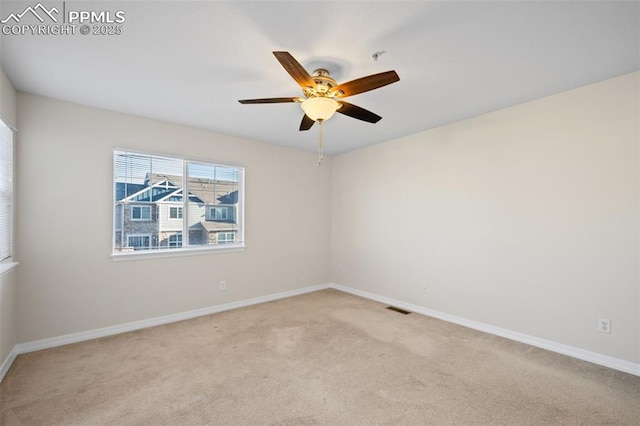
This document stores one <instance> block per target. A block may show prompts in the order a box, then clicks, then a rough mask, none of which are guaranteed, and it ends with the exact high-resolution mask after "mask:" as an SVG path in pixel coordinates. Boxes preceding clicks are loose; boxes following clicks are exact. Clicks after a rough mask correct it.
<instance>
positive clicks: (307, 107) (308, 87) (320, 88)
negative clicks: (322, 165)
mask: <svg viewBox="0 0 640 426" xmlns="http://www.w3.org/2000/svg"><path fill="white" fill-rule="evenodd" d="M273 54H274V56H275V57H276V59H277V60H278V62H280V64H281V65H282V66H283V67H284V69H285V70H286V71H287V72H288V73H289V74H290V75H291V77H293V79H294V80H295V81H296V82H297V83H298V84H299V85H300V87H302V92H303V94H304V97H290V98H264V99H243V100H240V101H238V102H240V103H241V104H274V103H286V102H297V103H300V104H301V105H300V106H301V107H302V110H303V111H304V116H303V117H302V122H301V123H300V130H301V131H303V130H309V129H310V128H311V127H312V126H313V123H315V122H316V121H317V122H318V123H320V124H322V122H324V121H326V120H328V119H329V118H330V117H331V116H332V115H333V113H334V112H339V113H340V114H343V115H346V116H349V117H352V118H356V119H358V120H362V121H367V122H369V123H377V122H378V121H380V119H381V118H382V117H380V116H379V115H378V114H375V113H373V112H371V111H368V110H366V109H364V108H361V107H359V106H356V105H353V104H350V103H348V102H345V101H343V100H342V99H343V98H346V97H348V96H353V95H357V94H359V93H364V92H368V91H370V90H374V89H378V88H380V87H383V86H386V85H387V84H391V83H395V82H396V81H400V77H398V74H397V73H396V72H395V71H386V72H381V73H379V74H373V75H369V76H366V77H362V78H358V79H355V80H351V81H348V82H346V83H342V84H337V83H336V81H335V80H334V79H333V78H331V77H330V75H329V71H327V70H326V69H323V68H320V69H317V70H315V71H313V73H312V74H311V75H309V73H308V72H307V71H306V70H305V69H304V68H303V67H302V65H300V63H299V62H298V61H297V60H296V59H295V58H294V57H293V56H292V55H291V54H290V53H289V52H273Z"/></svg>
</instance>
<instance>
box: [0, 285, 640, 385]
mask: <svg viewBox="0 0 640 426" xmlns="http://www.w3.org/2000/svg"><path fill="white" fill-rule="evenodd" d="M327 288H333V289H336V290H340V291H343V292H345V293H349V294H353V295H356V296H360V297H364V298H366V299H370V300H374V301H376V302H380V303H384V304H387V305H392V306H396V307H398V308H402V309H406V310H408V311H411V312H415V313H418V314H422V315H426V316H429V317H433V318H438V319H441V320H443V321H447V322H451V323H454V324H458V325H462V326H464V327H469V328H473V329H475V330H479V331H483V332H485V333H489V334H494V335H496V336H500V337H504V338H506V339H510V340H514V341H516V342H521V343H526V344H528V345H531V346H536V347H538V348H542V349H547V350H549V351H552V352H557V353H560V354H563V355H567V356H571V357H574V358H577V359H581V360H583V361H588V362H591V363H594V364H598V365H602V366H604V367H608V368H612V369H614V370H619V371H623V372H625V373H629V374H633V375H636V376H640V364H636V363H633V362H629V361H625V360H621V359H618V358H614V357H610V356H607V355H602V354H598V353H595V352H590V351H586V350H584V349H580V348H575V347H572V346H568V345H564V344H561V343H556V342H552V341H550V340H545V339H541V338H538V337H535V336H529V335H527V334H522V333H518V332H515V331H511V330H507V329H503V328H499V327H494V326H492V325H489V324H484V323H480V322H477V321H472V320H469V319H466V318H461V317H457V316H455V315H449V314H446V313H443V312H438V311H434V310H432V309H428V308H424V307H422V306H418V305H413V304H410V303H405V302H402V301H399V300H396V299H392V298H390V297H385V296H380V295H377V294H374V293H369V292H367V291H362V290H358V289H355V288H351V287H346V286H343V285H339V284H334V283H329V284H320V285H316V286H311V287H304V288H300V289H295V290H289V291H284V292H281V293H275V294H271V295H267V296H260V297H254V298H252V299H246V300H241V301H238V302H231V303H226V304H224V305H215V306H210V307H207V308H202V309H195V310H193V311H187V312H181V313H177V314H171V315H164V316H161V317H156V318H150V319H146V320H141V321H134V322H129V323H125V324H119V325H115V326H110V327H104V328H98V329H95V330H88V331H82V332H79V333H72V334H66V335H64V336H58V337H52V338H49V339H43V340H37V341H33V342H27V343H20V344H18V345H16V346H15V347H14V348H13V350H12V351H11V352H10V353H9V356H7V358H6V359H5V360H4V362H3V363H2V365H0V382H2V379H3V378H4V376H5V374H6V373H7V371H8V370H9V368H10V367H11V364H13V361H14V360H15V358H16V356H18V355H19V354H23V353H27V352H34V351H39V350H42V349H48V348H53V347H56V346H62V345H68V344H70V343H78V342H82V341H85V340H91V339H97V338H100V337H106V336H112V335H114V334H120V333H126V332H129V331H135V330H140V329H143V328H148V327H155V326H157V325H162V324H169V323H172V322H177V321H183V320H186V319H190V318H196V317H200V316H204V315H209V314H215V313H218V312H224V311H229V310H231V309H237V308H243V307H245V306H251V305H257V304H260V303H265V302H272V301H274V300H279V299H285V298H287V297H292V296H299V295H302V294H306V293H312V292H315V291H319V290H324V289H327Z"/></svg>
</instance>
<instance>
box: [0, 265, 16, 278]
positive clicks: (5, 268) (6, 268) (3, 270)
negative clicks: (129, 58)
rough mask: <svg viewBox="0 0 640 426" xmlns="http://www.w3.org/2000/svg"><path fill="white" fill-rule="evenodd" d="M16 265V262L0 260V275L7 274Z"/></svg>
mask: <svg viewBox="0 0 640 426" xmlns="http://www.w3.org/2000/svg"><path fill="white" fill-rule="evenodd" d="M16 266H18V262H0V275H4V274H8V273H9V272H10V271H12V270H13V268H15V267H16Z"/></svg>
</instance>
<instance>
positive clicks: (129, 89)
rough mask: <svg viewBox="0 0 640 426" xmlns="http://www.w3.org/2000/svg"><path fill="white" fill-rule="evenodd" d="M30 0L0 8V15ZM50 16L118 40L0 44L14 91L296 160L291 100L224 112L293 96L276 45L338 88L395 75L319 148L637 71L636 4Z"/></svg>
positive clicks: (289, 5) (639, 24) (360, 100)
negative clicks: (105, 23) (84, 19)
mask: <svg viewBox="0 0 640 426" xmlns="http://www.w3.org/2000/svg"><path fill="white" fill-rule="evenodd" d="M36 3H37V0H34V1H31V2H28V1H27V2H25V1H21V2H8V1H2V3H0V15H1V16H2V19H4V18H5V17H6V16H7V15H8V14H9V13H11V12H21V11H22V10H23V9H24V8H25V7H26V6H28V5H35V4H36ZM43 4H44V5H45V6H52V5H61V4H62V2H61V1H59V2H55V1H53V2H49V1H43ZM65 7H66V8H67V9H70V8H74V9H76V10H80V9H84V10H109V11H117V10H123V11H125V14H126V22H125V23H124V24H123V34H121V35H113V36H97V35H86V36H84V35H80V34H76V35H73V36H41V35H38V36H30V35H2V36H1V37H2V38H1V44H0V47H1V50H2V66H3V68H4V69H5V71H6V73H7V74H8V76H9V78H10V80H11V81H12V82H13V83H14V85H15V86H16V88H17V89H18V90H21V91H24V92H29V93H35V94H39V95H43V96H49V97H52V98H57V99H62V100H66V101H71V102H76V103H80V104H84V105H90V106H95V107H99V108H106V109H109V110H114V111H120V112H125V113H129V114H135V115H140V116H145V117H152V118H157V119H161V120H166V121H171V122H176V123H182V124H186V125H190V126H195V127H199V128H204V129H210V130H213V131H216V132H222V133H227V134H232V135H237V136H241V137H246V138H250V139H254V140H260V141H264V142H269V143H274V144H281V145H287V146H291V147H295V148H300V149H304V150H310V151H313V150H315V149H316V140H317V128H316V127H314V128H312V130H311V131H308V132H299V131H298V126H299V123H300V120H301V117H302V111H301V109H300V106H299V104H293V103H292V104H270V105H241V104H239V103H238V102H237V100H238V99H247V98H262V97H285V96H299V95H301V90H300V88H299V86H298V85H297V84H296V83H295V81H294V80H293V79H292V78H291V77H290V76H289V75H288V74H287V73H286V72H285V70H284V69H283V68H282V67H281V66H280V64H279V63H278V62H277V60H276V59H275V58H274V56H273V55H272V53H271V52H272V51H275V50H285V51H289V52H290V53H291V54H292V55H293V56H295V57H296V58H297V59H298V60H299V61H300V62H301V63H302V65H304V66H305V67H306V68H307V70H308V71H309V72H311V71H313V69H315V68H317V65H323V64H324V65H325V66H326V67H328V68H329V69H330V70H331V71H333V72H334V74H333V76H334V77H335V78H336V80H338V82H344V81H348V80H352V79H354V78H358V77H362V76H365V75H369V74H373V73H378V72H382V71H387V70H391V69H393V70H396V71H397V72H398V74H399V75H400V81H399V82H398V83H394V84H392V85H389V86H386V87H383V88H380V89H378V90H374V91H371V92H367V93H364V94H360V95H356V96H353V97H350V98H348V99H347V100H348V101H349V102H351V103H354V104H356V105H358V106H361V107H363V108H366V109H369V110H371V111H373V112H375V113H377V114H379V115H381V116H382V117H383V119H382V120H381V121H380V122H378V123H377V124H369V123H366V122H362V121H359V120H354V119H352V118H349V117H346V116H343V115H340V114H336V115H335V116H334V117H333V118H331V119H330V120H329V121H327V123H325V126H324V135H325V149H326V152H327V153H329V154H337V153H341V152H345V151H349V150H353V149H356V148H360V147H363V146H367V145H372V144H375V143H380V142H383V141H387V140H391V139H395V138H398V137H401V136H404V135H407V134H411V133H415V132H419V131H422V130H426V129H429V128H433V127H436V126H440V125H443V124H446V123H451V122H454V121H458V120H461V119H465V118H468V117H473V116H476V115H479V114H482V113H486V112H489V111H494V110H497V109H500V108H504V107H507V106H510V105H515V104H518V103H522V102H526V101H529V100H532V99H535V98H539V97H543V96H547V95H550V94H554V93H558V92H561V91H565V90H568V89H572V88H575V87H579V86H582V85H585V84H588V83H592V82H596V81H600V80H604V79H607V78H611V77H615V76H618V75H622V74H625V73H629V72H632V71H637V70H638V69H640V30H639V29H640V3H639V2H637V1H633V2H615V1H603V2H599V1H587V2H575V1H555V2H552V1H532V2H521V1H472V2H462V1H446V2H435V1H401V2H398V1H395V2H380V1H376V2H373V1H370V2H363V1H352V2H345V1H342V2H326V1H316V2H310V1H297V2H292V1H281V2H275V1H256V2H230V1H229V2H221V1H209V2H185V1H144V2H124V1H121V2H77V1H73V2H71V1H67V2H66V4H65ZM25 19H26V18H25ZM382 50H384V51H385V53H384V54H383V55H381V56H380V58H379V60H378V61H373V60H372V57H371V55H372V53H374V52H376V51H382ZM115 142H117V141H114V143H115ZM179 142H180V141H176V143H179Z"/></svg>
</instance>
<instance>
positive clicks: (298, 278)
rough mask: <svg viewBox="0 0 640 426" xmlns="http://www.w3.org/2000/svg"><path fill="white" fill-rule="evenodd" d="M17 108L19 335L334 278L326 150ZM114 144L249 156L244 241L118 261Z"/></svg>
mask: <svg viewBox="0 0 640 426" xmlns="http://www.w3.org/2000/svg"><path fill="white" fill-rule="evenodd" d="M18 112H19V117H20V125H21V134H20V147H19V151H18V155H19V161H18V189H17V192H18V200H17V203H18V215H19V217H20V221H19V223H18V228H17V235H18V237H17V238H18V242H19V246H18V247H19V251H18V255H19V256H20V259H21V262H22V263H21V264H20V271H19V279H20V294H19V296H20V297H19V305H18V307H19V319H20V327H19V340H20V342H29V341H34V340H39V339H44V338H49V337H55V336H60V335H64V334H68V333H73V332H79V331H85V330H92V329H96V328H99V327H105V326H111V325H116V324H121V323H125V322H129V321H135V320H142V319H148V318H153V317H157V316H161V315H166V314H172V313H179V312H184V311H188V310H193V309H197V308H203V307H208V306H212V305H218V304H222V303H228V302H232V301H238V300H243V299H247V298H251V297H257V296H263V295H269V294H273V293H277V292H281V291H287V290H292V289H296V288H301V287H306V286H312V285H318V284H323V283H326V282H328V281H329V271H330V257H329V249H330V233H329V229H330V216H331V215H330V184H331V181H330V174H331V159H330V158H327V159H326V162H325V163H324V164H323V165H322V167H317V166H316V162H315V155H314V154H313V153H308V152H302V151H298V150H293V149H288V148H283V147H277V146H273V145H269V144H264V143H258V142H252V141H248V140H243V139H239V138H235V137H231V136H225V135H221V134H216V133H212V132H208V131H204V130H198V129H194V128H189V127H183V126H179V125H174V124H168V123H164V122H159V121H154V120H149V119H143V118H138V117H133V116H130V115H125V114H119V113H114V112H109V111H104V110H99V109H94V108H89V107H85V106H80V105H75V104H70V103H65V102H60V101H56V100H52V99H48V98H43V97H39V96H33V95H28V94H22V93H19V94H18ZM212 120H215V117H212ZM114 146H117V147H122V148H129V149H135V150H144V151H151V152H157V153H166V154H178V155H182V156H188V157H194V158H201V159H205V160H215V161H221V162H234V163H240V164H243V165H244V166H245V167H246V188H245V189H246V213H245V216H246V222H245V225H246V226H245V231H246V244H247V249H246V250H245V251H244V252H238V253H226V254H207V255H199V256H185V257H173V258H163V259H149V260H135V261H121V262H114V261H112V259H111V257H110V253H111V241H112V237H111V233H112V148H113V147H114ZM223 279H224V280H226V281H227V286H228V290H227V291H226V292H221V291H219V290H218V282H219V281H220V280H223Z"/></svg>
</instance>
